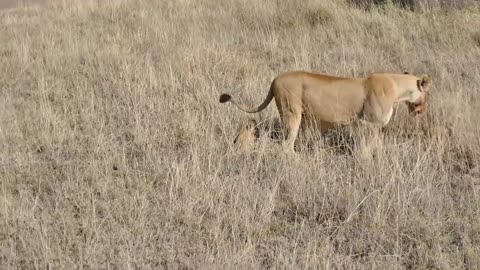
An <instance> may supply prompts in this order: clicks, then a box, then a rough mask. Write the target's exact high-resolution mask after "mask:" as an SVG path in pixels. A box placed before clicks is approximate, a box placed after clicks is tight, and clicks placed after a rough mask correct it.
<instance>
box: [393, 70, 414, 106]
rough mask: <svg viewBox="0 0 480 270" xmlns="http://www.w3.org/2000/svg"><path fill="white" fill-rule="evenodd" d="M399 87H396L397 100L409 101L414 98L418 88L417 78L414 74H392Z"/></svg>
mask: <svg viewBox="0 0 480 270" xmlns="http://www.w3.org/2000/svg"><path fill="white" fill-rule="evenodd" d="M392 78H393V80H394V81H395V84H396V85H397V87H395V97H396V100H395V102H403V101H408V100H410V99H411V98H412V96H413V93H412V91H414V90H415V89H416V82H417V78H416V77H415V76H412V75H404V74H394V75H393V76H392Z"/></svg>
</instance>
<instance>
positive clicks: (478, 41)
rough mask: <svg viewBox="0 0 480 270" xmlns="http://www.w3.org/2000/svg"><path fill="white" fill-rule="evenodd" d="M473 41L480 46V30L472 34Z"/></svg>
mask: <svg viewBox="0 0 480 270" xmlns="http://www.w3.org/2000/svg"><path fill="white" fill-rule="evenodd" d="M472 39H473V42H474V43H475V45H476V46H478V47H480V31H478V32H476V33H473V34H472Z"/></svg>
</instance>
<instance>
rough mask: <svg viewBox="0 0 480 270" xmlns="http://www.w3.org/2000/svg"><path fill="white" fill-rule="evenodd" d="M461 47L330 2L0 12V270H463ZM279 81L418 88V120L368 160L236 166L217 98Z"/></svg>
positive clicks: (471, 20) (465, 145) (475, 87)
mask: <svg viewBox="0 0 480 270" xmlns="http://www.w3.org/2000/svg"><path fill="white" fill-rule="evenodd" d="M151 2H153V3H151ZM478 29H480V13H479V10H478V9H475V8H468V9H465V10H457V11H443V10H426V11H423V12H421V13H412V12H408V11H405V10H400V9H397V8H395V7H393V6H390V5H387V6H385V7H383V8H381V9H372V10H370V11H368V12H367V11H362V10H358V9H354V8H351V7H349V6H347V5H344V4H341V3H340V4H339V3H331V1H315V2H304V1H298V2H297V1H285V2H282V4H280V2H279V1H272V2H265V1H253V0H245V1H208V0H202V1H193V0H192V1H189V0H186V1H111V2H107V1H85V2H81V3H77V4H75V5H64V7H62V6H59V7H56V8H49V9H18V10H12V11H8V12H0V95H1V97H0V202H1V203H0V269H9V268H20V269H32V268H43V269H45V268H51V269H74V268H91V269H112V268H140V269H149V268H154V269H158V268H162V267H165V268H167V267H168V268H180V267H181V268H225V269H232V268H249V269H250V268H268V267H295V268H318V267H319V268H342V269H344V268H346V269H352V268H380V269H392V268H393V269H401V268H441V269H459V268H469V269H475V268H480V259H479V257H478V254H480V196H479V195H480V167H479V166H480V162H479V158H480V143H479V138H480V128H479V118H478V115H479V113H480V98H479V94H480V92H479V91H480V62H479V59H480V48H479V46H480V43H479V39H478V36H479V32H478V31H479V30H478ZM291 69H306V70H316V71H320V72H327V73H330V74H337V75H341V76H363V75H366V74H368V73H369V72H372V71H391V72H403V71H409V72H410V73H415V74H421V73H428V74H430V75H431V76H432V78H433V80H434V87H433V89H432V97H431V103H430V106H429V111H428V114H427V115H424V116H422V117H419V118H416V119H414V118H411V117H409V116H408V115H407V113H406V109H405V107H404V106H403V105H402V104H400V105H399V106H398V109H397V110H396V112H395V115H394V117H393V120H392V122H391V124H390V125H389V127H388V128H387V129H386V130H385V138H384V141H383V143H380V144H377V145H374V147H372V148H368V147H365V148H357V147H354V146H352V145H351V144H349V143H348V142H347V143H346V145H343V148H341V149H338V147H336V146H335V145H336V144H335V143H331V141H332V140H335V139H336V137H335V136H334V135H335V134H329V135H328V136H327V137H328V138H327V139H326V140H322V139H318V138H317V140H316V142H315V143H310V144H308V143H305V144H304V145H310V148H307V147H302V151H301V152H300V153H299V154H298V155H297V156H296V157H291V156H289V155H285V154H283V152H282V150H281V148H280V146H279V145H277V144H276V143H274V142H271V141H269V140H268V139H267V138H266V136H264V137H262V138H261V139H260V142H259V143H258V145H257V147H256V148H255V149H254V150H253V151H252V152H251V153H247V154H240V153H237V152H236V151H235V149H234V148H233V147H232V144H231V141H232V140H233V138H234V137H235V135H236V134H235V132H236V128H237V127H238V125H240V124H242V123H244V122H245V121H246V119H247V116H246V115H245V114H243V113H241V112H240V111H238V110H236V109H234V108H233V107H231V106H224V105H220V104H218V100H217V99H218V96H219V94H220V93H222V92H229V93H233V94H235V95H236V96H238V97H239V98H240V99H242V100H244V101H245V102H250V103H252V104H253V103H256V104H257V103H259V102H260V100H261V99H263V98H264V96H265V95H266V92H267V90H268V86H269V83H270V81H271V80H272V79H273V78H274V77H275V75H277V74H278V73H280V72H282V71H285V70H291ZM276 115H277V112H276V108H275V106H274V105H270V106H269V108H268V110H267V111H266V112H265V113H262V116H263V118H264V119H273V118H275V117H276ZM337 133H340V134H343V133H342V131H338V132H337ZM330 137H333V139H332V138H330ZM305 140H306V141H308V138H305ZM344 144H345V143H344ZM345 148H346V149H351V150H350V151H345V150H342V149H345ZM352 148H353V149H352Z"/></svg>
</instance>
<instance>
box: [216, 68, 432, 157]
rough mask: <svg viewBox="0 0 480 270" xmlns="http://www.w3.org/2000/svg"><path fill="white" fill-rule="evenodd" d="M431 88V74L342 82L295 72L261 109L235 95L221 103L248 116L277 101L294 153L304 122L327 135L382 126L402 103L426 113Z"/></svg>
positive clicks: (278, 81) (283, 77)
mask: <svg viewBox="0 0 480 270" xmlns="http://www.w3.org/2000/svg"><path fill="white" fill-rule="evenodd" d="M431 84H432V80H431V78H430V77H429V76H428V75H421V76H420V77H417V76H414V75H410V74H391V73H373V74H371V75H369V76H368V77H365V78H342V77H334V76H330V75H325V74H317V73H310V72H305V71H292V72H285V73H282V74H280V75H279V76H277V77H276V78H275V79H274V80H273V82H272V84H271V86H270V91H269V92H268V95H267V97H266V99H265V100H264V101H263V103H262V104H260V105H259V106H258V107H256V108H248V107H246V106H244V105H242V104H239V103H237V102H236V101H235V100H234V99H232V97H231V96H230V95H229V94H222V95H221V96H220V103H225V102H228V101H230V102H232V103H233V104H235V105H236V106H237V107H238V108H240V109H241V110H243V111H245V112H248V113H256V112H259V111H262V110H263V109H265V108H266V107H267V106H268V104H270V102H271V101H272V99H273V98H275V103H276V104H277V108H278V111H279V113H280V118H281V120H282V124H283V128H284V133H285V137H286V144H287V147H288V149H290V150H292V151H294V144H295V139H296V138H297V135H298V130H299V128H300V125H301V124H306V125H309V126H314V127H316V128H319V129H320V130H321V131H323V130H326V129H329V128H331V127H334V126H335V125H346V124H351V123H353V122H354V121H355V120H357V119H364V120H366V121H368V122H370V123H373V124H375V125H377V126H379V127H382V126H385V125H386V124H387V123H388V122H389V121H390V118H391V116H392V113H393V106H394V105H395V104H396V103H399V102H405V103H406V104H407V105H408V110H409V113H410V114H411V115H412V116H414V115H417V114H420V113H422V112H424V111H425V110H426V102H427V99H428V92H429V88H430V86H431Z"/></svg>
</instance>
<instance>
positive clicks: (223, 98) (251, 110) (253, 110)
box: [220, 84, 273, 113]
mask: <svg viewBox="0 0 480 270" xmlns="http://www.w3.org/2000/svg"><path fill="white" fill-rule="evenodd" d="M272 99H273V84H272V86H271V87H270V91H269V92H268V95H267V97H266V98H265V100H264V101H263V102H262V104H260V105H259V106H258V107H256V108H248V107H246V106H245V105H243V104H239V103H237V102H236V101H235V100H233V99H232V96H230V95H229V94H221V95H220V103H225V102H229V101H230V102H232V103H233V104H235V106H237V107H238V108H239V109H240V110H242V111H244V112H247V113H257V112H259V111H262V110H264V109H265V108H266V107H267V106H268V104H270V102H271V101H272Z"/></svg>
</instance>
